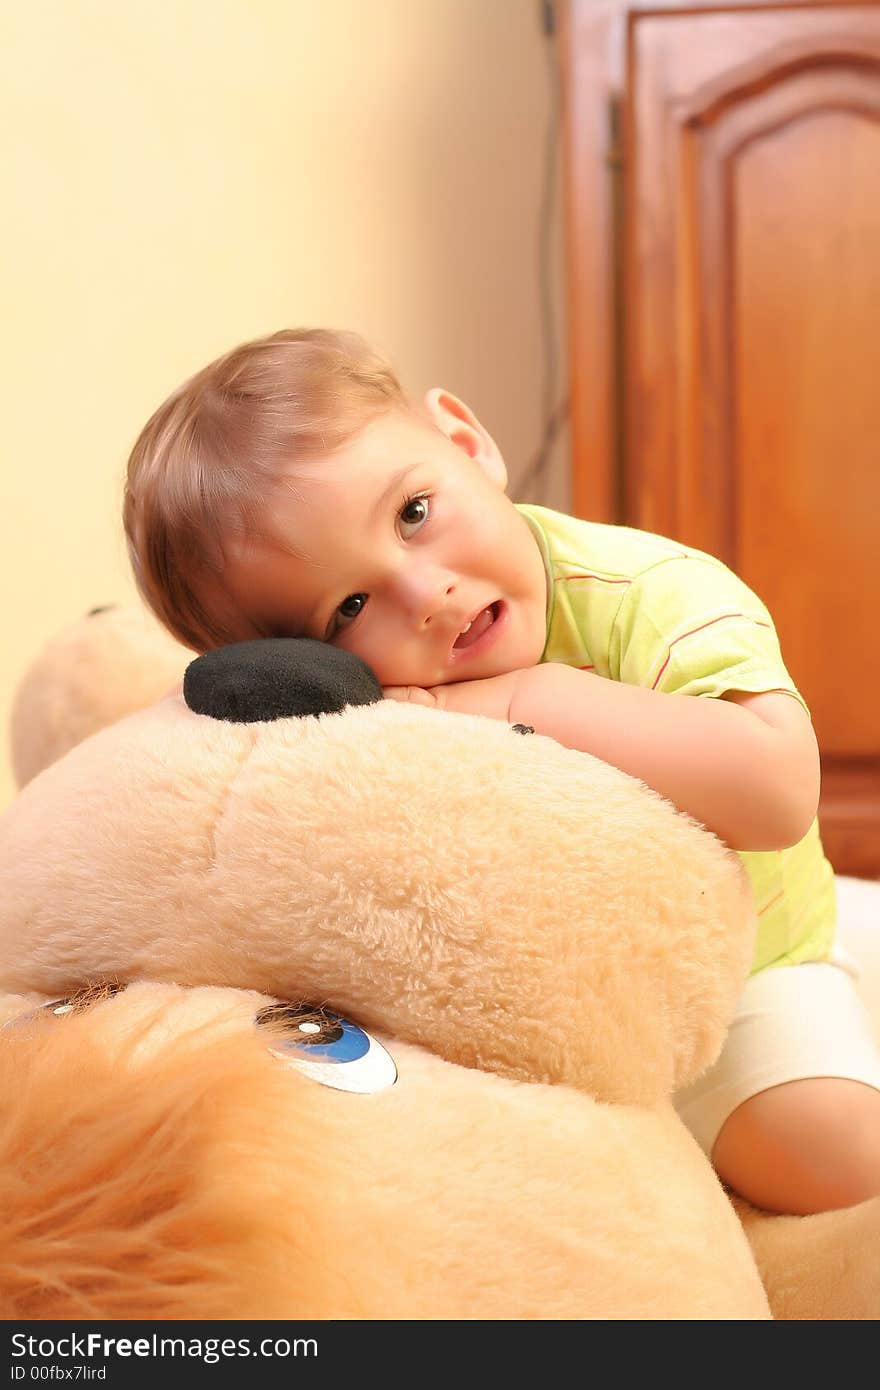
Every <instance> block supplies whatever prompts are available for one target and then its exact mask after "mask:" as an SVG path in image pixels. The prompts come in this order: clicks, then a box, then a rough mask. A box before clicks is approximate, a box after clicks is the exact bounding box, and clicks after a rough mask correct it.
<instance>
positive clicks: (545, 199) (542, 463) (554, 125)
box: [512, 0, 569, 497]
mask: <svg viewBox="0 0 880 1390" xmlns="http://www.w3.org/2000/svg"><path fill="white" fill-rule="evenodd" d="M541 12H542V28H543V31H544V33H545V35H547V58H548V71H549V78H550V111H549V115H548V118H547V131H546V135H545V137H544V178H543V182H542V188H541V200H540V204H539V212H538V294H539V298H540V306H541V328H542V336H543V339H544V373H543V384H542V390H541V415H542V418H543V421H544V428H543V432H542V434H541V440H540V443H539V445H538V448H537V450H536V451H535V453H534V455H533V456H532V458H531V460H530V462H529V463H528V465H527V467H526V469H525V472H524V473H523V475H522V477H521V478H520V479H519V481H518V482H517V484H516V486H515V488H513V489H512V492H513V494H514V495H515V496H517V497H519V496H520V495H521V494H522V492H523V490H524V489H526V488H528V487H530V486H531V485H532V484H534V483H536V482H539V481H541V480H542V479H543V475H544V474H545V472H546V469H547V465H548V463H549V461H550V450H551V448H552V446H553V443H554V441H555V439H556V436H557V434H558V433H559V430H560V429H561V427H562V425H563V424H564V423H565V420H566V417H567V415H568V405H569V402H568V395H567V394H566V395H565V396H563V398H562V400H560V401H559V402H558V403H557V404H556V405H554V400H555V398H556V391H557V381H556V379H557V374H558V369H559V364H558V355H557V350H556V322H555V316H554V303H553V256H552V239H553V213H554V210H555V206H556V183H557V172H558V163H559V126H560V106H561V101H560V82H559V67H558V61H557V51H556V44H555V42H554V39H553V32H554V29H555V16H554V14H553V7H552V4H548V0H541Z"/></svg>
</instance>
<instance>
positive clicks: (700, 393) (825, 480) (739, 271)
mask: <svg viewBox="0 0 880 1390" xmlns="http://www.w3.org/2000/svg"><path fill="white" fill-rule="evenodd" d="M569 12H570V13H569V20H568V31H567V49H566V52H567V54H568V60H567V66H566V84H567V87H568V88H577V86H578V84H579V83H580V81H581V76H582V71H583V57H584V53H585V52H586V51H587V49H589V51H590V53H591V62H592V65H593V66H592V76H593V77H597V76H598V83H597V85H595V84H594V85H595V91H594V94H593V96H592V98H590V97H588V96H586V95H584V94H583V93H582V92H581V93H580V95H579V98H578V100H579V101H580V103H581V106H582V107H583V105H584V104H585V103H586V105H587V107H588V108H589V110H590V112H591V119H592V135H591V139H590V142H589V147H587V146H586V145H583V144H582V146H581V147H580V148H579V149H578V148H577V144H576V139H575V134H574V132H573V131H572V130H571V129H570V128H569V148H570V151H571V154H572V157H571V158H569V160H568V181H569V185H570V190H569V254H570V259H571V263H572V267H573V271H574V275H573V279H572V289H573V298H572V304H571V319H572V322H573V324H574V325H575V329H574V332H573V336H572V343H571V348H572V354H573V357H574V358H575V361H574V362H573V372H572V387H573V401H574V404H575V418H574V419H573V445H574V466H575V487H574V495H575V499H576V504H577V502H578V500H581V501H582V502H587V501H588V500H589V491H588V489H586V488H583V487H579V485H578V470H579V469H581V468H583V467H585V466H586V467H588V468H597V469H598V473H599V476H600V477H601V478H602V479H603V484H602V487H601V489H600V490H599V494H598V495H599V496H600V499H601V500H603V502H604V505H605V510H604V512H600V513H599V519H605V520H619V521H626V522H627V523H629V524H631V525H636V526H641V527H644V528H646V529H648V530H653V531H657V532H660V533H662V534H667V535H673V536H677V537H679V538H681V539H682V540H685V541H687V542H688V543H690V544H693V545H697V546H700V547H702V548H703V549H706V550H708V551H710V552H711V553H713V554H716V555H719V556H720V557H721V558H722V559H724V560H725V561H727V563H728V564H730V565H731V567H732V568H733V569H735V570H736V571H737V572H738V573H740V574H741V575H742V576H743V578H744V579H745V580H746V582H747V583H749V584H750V585H751V586H752V587H753V588H754V589H755V590H756V591H757V592H758V593H759V594H760V595H761V597H762V598H763V599H764V601H765V602H766V603H767V605H768V607H769V608H770V609H771V611H772V612H773V615H774V618H775V620H776V622H777V625H778V627H779V631H780V635H781V638H782V642H783V651H784V654H785V657H786V661H787V663H788V665H789V668H790V669H791V671H792V674H793V676H794V677H795V679H796V681H797V682H798V684H799V686H800V687H801V688H802V690H803V691H804V694H805V696H806V698H807V699H808V701H809V703H810V706H811V709H812V711H813V716H814V721H815V723H816V728H817V732H818V735H819V739H820V744H821V746H822V749H823V799H822V807H821V817H822V825H823V834H824V837H825V840H826V845H827V847H828V850H829V855H830V857H831V858H832V862H834V864H835V867H836V868H838V869H839V870H840V871H843V872H854V873H871V874H876V875H880V700H878V699H877V698H876V695H875V692H876V691H877V689H878V678H880V649H878V648H877V646H876V644H875V643H874V633H873V626H874V614H875V613H876V612H877V611H878V610H880V566H878V565H877V555H878V552H880V545H878V538H880V442H878V441H880V355H878V347H877V342H876V339H877V332H876V328H875V325H876V324H877V323H878V322H880V6H878V4H877V3H876V0H862V2H860V3H850V4H840V3H832V0H817V2H816V3H807V4H799V5H793V4H790V3H784V0H781V2H780V3H779V4H767V3H765V4H761V3H759V0H755V3H752V4H740V3H737V0H730V3H728V4H726V5H721V4H717V5H716V4H713V5H712V6H711V7H701V6H700V5H698V4H692V3H690V2H689V0H679V3H677V4H675V5H662V4H656V5H650V6H649V5H646V4H641V3H630V4H627V3H624V0H619V3H617V4H616V5H614V4H612V3H611V0H602V3H601V4H597V5H596V6H595V7H592V8H591V5H590V4H589V3H587V2H586V0H584V3H580V0H572V3H571V5H570V6H569ZM596 91H598V92H599V93H601V97H602V99H604V100H605V102H606V121H607V125H606V131H605V136H606V140H605V145H604V149H603V153H602V155H601V167H600V155H599V151H600V147H601V141H600V137H599V133H598V130H599V127H598V107H597V100H598V97H597V96H596V94H595V92H596ZM567 105H568V107H569V127H571V124H572V122H574V123H575V124H576V122H577V116H578V110H577V102H571V101H569V102H568V103H567ZM615 109H616V110H619V111H622V122H621V124H620V132H619V143H618V146H617V147H616V146H615V142H614V138H613V137H614V130H615V122H614V119H613V112H614V110H615ZM616 182H619V183H620V190H621V191H620V197H619V198H616V197H615V185H616ZM600 186H602V187H603V188H604V194H603V197H602V198H601V199H600V200H599V202H600V208H601V212H602V215H601V217H600V220H599V224H598V227H592V226H590V224H589V216H590V214H589V203H590V197H591V196H592V197H594V198H595V196H596V194H597V190H598V189H599V187H600ZM584 243H586V244H587V245H588V247H589V253H588V254H585V251H584ZM618 247H619V250H618V249H617V248H618ZM585 265H588V266H589V275H588V276H586V277H585V276H584V274H583V268H584V266H585ZM578 268H579V269H580V275H579V276H578ZM621 268H622V273H621ZM600 277H601V278H602V279H603V283H604V291H603V296H601V297H599V299H598V301H597V302H596V303H594V304H592V305H588V304H587V302H586V299H585V295H586V294H587V293H588V291H589V290H591V289H595V286H596V284H597V283H598V282H599V279H600ZM597 305H598V307H597ZM582 311H583V313H584V314H585V315H586V321H585V322H582V321H581V319H582ZM585 348H586V349H588V351H587V354H586V355H584V354H583V350H584V349H585ZM578 354H581V355H580V357H579V356H578ZM600 360H601V361H602V362H603V367H602V369H601V370H600V369H599V368H598V367H597V366H596V364H597V363H599V362H600ZM585 364H589V366H590V370H591V372H592V373H593V375H594V377H595V380H596V381H597V382H598V383H599V384H600V386H601V388H602V392H603V395H602V398H601V400H600V401H599V402H598V403H594V405H593V407H592V416H590V412H589V411H588V410H586V409H584V408H583V405H581V407H580V409H578V407H577V394H578V393H580V394H581V395H582V396H583V395H584V393H586V392H588V391H589V388H590V378H589V374H588V373H587V372H585V371H584V365H585ZM588 424H589V425H591V426H592V427H593V435H592V437H590V436H588V435H586V434H585V430H586V428H587V426H588ZM597 425H598V426H599V427H600V428H598V429H597V428H596V426H597ZM595 496H596V490H595V489H594V490H593V497H594V498H595ZM581 510H582V514H587V515H594V516H595V515H596V514H597V513H596V512H595V511H593V510H591V509H590V508H589V507H588V506H584V507H582V509H581Z"/></svg>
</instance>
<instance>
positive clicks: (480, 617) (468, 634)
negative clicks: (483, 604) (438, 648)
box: [452, 603, 499, 652]
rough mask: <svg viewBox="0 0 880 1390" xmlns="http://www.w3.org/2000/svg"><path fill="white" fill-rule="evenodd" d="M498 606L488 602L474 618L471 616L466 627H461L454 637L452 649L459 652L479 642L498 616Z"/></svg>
mask: <svg viewBox="0 0 880 1390" xmlns="http://www.w3.org/2000/svg"><path fill="white" fill-rule="evenodd" d="M498 608H499V605H498V604H497V603H490V604H489V607H488V608H484V609H483V610H482V612H480V613H478V614H477V616H476V617H475V618H472V619H471V621H470V622H469V623H468V625H467V627H466V628H463V629H462V630H461V632H460V633H459V634H458V636H457V637H456V639H455V642H454V643H453V646H452V650H453V651H454V652H461V651H464V650H466V648H468V647H472V646H473V645H474V643H475V642H479V640H480V638H481V637H482V636H483V634H484V633H486V632H488V631H489V628H490V627H491V626H492V624H493V623H494V622H495V619H496V618H497V617H498Z"/></svg>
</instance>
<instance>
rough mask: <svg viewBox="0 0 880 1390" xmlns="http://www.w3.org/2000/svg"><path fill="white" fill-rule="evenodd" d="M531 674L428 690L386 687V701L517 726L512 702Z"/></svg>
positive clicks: (507, 674) (514, 673)
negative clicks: (481, 715)
mask: <svg viewBox="0 0 880 1390" xmlns="http://www.w3.org/2000/svg"><path fill="white" fill-rule="evenodd" d="M529 674H530V672H529V670H523V671H507V672H505V674H504V675H503V676H489V677H487V678H486V679H484V680H477V681H456V682H454V683H453V684H451V685H434V686H431V687H430V688H429V689H427V690H425V689H422V687H421V686H418V685H386V686H385V687H384V692H383V693H384V695H385V698H386V700H400V701H402V702H403V703H405V704H412V705H426V706H427V707H428V708H429V709H445V710H452V711H454V712H455V713H456V714H483V715H486V716H487V717H488V718H489V719H507V720H508V721H510V722H513V721H512V720H511V719H510V706H511V702H512V701H513V698H514V696H515V695H516V693H517V691H518V690H519V689H520V688H521V687H522V685H523V683H524V681H525V678H526V677H527V676H528V675H529Z"/></svg>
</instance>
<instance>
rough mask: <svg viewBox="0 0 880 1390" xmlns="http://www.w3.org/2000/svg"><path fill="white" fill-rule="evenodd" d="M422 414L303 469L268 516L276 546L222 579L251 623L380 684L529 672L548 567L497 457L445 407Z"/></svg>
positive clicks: (441, 396) (539, 644) (247, 556)
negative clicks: (331, 651) (337, 656)
mask: <svg viewBox="0 0 880 1390" xmlns="http://www.w3.org/2000/svg"><path fill="white" fill-rule="evenodd" d="M426 408H427V414H426V415H424V416H423V415H421V414H419V413H417V412H414V411H413V412H407V413H403V412H394V413H392V414H388V415H384V416H382V417H380V418H379V419H377V420H375V421H373V422H372V423H371V424H369V425H367V426H366V427H365V428H364V429H363V430H362V431H361V432H360V433H359V434H358V435H356V436H355V437H354V439H352V440H350V441H349V442H348V443H347V444H345V445H344V446H343V447H342V448H341V449H340V450H339V451H338V452H336V453H334V454H331V455H328V456H324V457H322V458H316V459H315V460H314V462H311V461H308V460H305V461H299V462H298V463H297V465H296V467H295V468H294V469H292V470H291V473H290V475H289V477H288V478H287V479H285V481H284V484H283V486H282V487H281V488H280V489H279V493H278V500H277V502H276V504H275V505H274V506H273V509H272V517H271V521H272V529H273V532H274V534H275V535H277V536H278V538H279V541H280V542H281V545H280V546H277V547H276V546H273V545H271V544H268V543H267V544H253V545H250V546H248V547H247V548H246V549H240V550H239V552H238V554H237V555H236V556H235V557H234V559H233V560H232V561H231V563H230V567H229V569H228V571H227V574H226V580H227V582H228V583H229V584H231V587H232V588H233V590H234V592H235V593H236V595H237V597H238V598H239V600H240V601H242V603H243V604H244V606H245V607H246V609H247V610H248V612H249V613H250V614H251V616H252V617H254V618H255V619H256V620H257V621H258V622H259V623H261V624H262V625H265V626H266V627H268V628H269V629H270V630H272V631H274V632H276V633H279V634H289V635H291V636H307V637H315V638H318V639H319V640H322V641H328V642H332V644H333V645H334V646H338V647H343V648H345V650H346V651H350V652H354V653H355V654H356V655H357V656H360V657H361V658H362V659H363V660H364V661H366V662H367V663H368V664H369V665H370V666H372V668H373V670H374V671H375V672H376V675H377V676H378V678H379V680H380V682H381V683H382V684H383V685H418V686H432V685H442V684H445V683H447V682H450V681H465V680H477V679H479V678H482V677H486V676H494V675H500V674H502V673H503V672H506V671H512V670H517V669H519V668H521V667H524V666H534V665H535V664H536V663H537V662H538V661H539V660H540V657H541V653H542V651H543V649H544V642H545V637H546V611H547V580H546V575H545V570H544V563H543V560H542V558H541V554H540V551H539V549H538V546H537V544H536V542H535V540H534V538H533V536H532V533H531V531H530V530H529V527H528V524H527V523H526V521H525V520H524V519H523V517H522V516H520V514H519V513H518V512H517V511H516V509H515V507H514V505H513V503H512V502H511V501H510V499H509V498H508V497H507V496H506V495H505V492H504V484H505V482H506V475H505V470H504V464H503V461H502V460H501V456H500V454H499V453H498V450H497V447H496V446H495V444H494V442H493V441H492V439H491V437H490V436H489V435H487V434H486V432H485V431H484V430H483V429H482V427H481V426H480V425H479V422H478V421H476V420H475V419H474V417H473V416H472V415H471V413H470V411H469V410H468V409H467V407H466V406H464V405H463V404H462V402H460V401H458V400H456V398H455V397H452V396H449V395H448V394H447V393H444V392H440V391H434V392H430V393H429V394H428V396H427V397H426ZM282 547H283V548H282Z"/></svg>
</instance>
